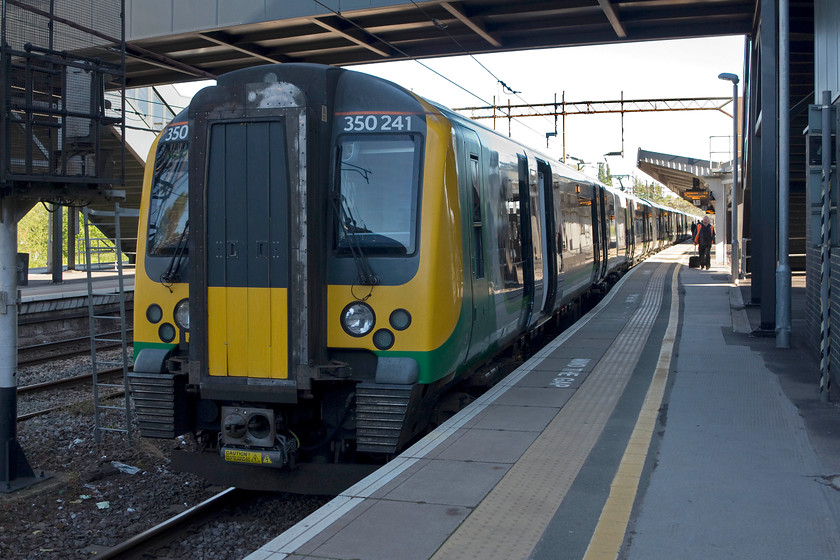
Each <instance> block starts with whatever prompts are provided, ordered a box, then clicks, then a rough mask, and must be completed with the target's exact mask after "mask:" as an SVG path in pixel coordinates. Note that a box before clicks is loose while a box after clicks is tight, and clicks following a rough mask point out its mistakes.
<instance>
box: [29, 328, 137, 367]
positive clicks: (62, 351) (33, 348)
mask: <svg viewBox="0 0 840 560" xmlns="http://www.w3.org/2000/svg"><path fill="white" fill-rule="evenodd" d="M132 332H133V331H132V329H126V335H127V343H129V344H130V343H131V340H132V337H131V335H132ZM98 336H100V337H103V338H113V337H116V338H119V337H120V336H121V332H120V331H114V332H109V333H101V334H99V335H98ZM119 346H120V345H119V344H118V343H101V344H98V345H97V347H96V349H97V351H100V350H108V349H111V348H119ZM85 354H90V336H80V337H75V338H65V339H61V340H55V341H50V342H44V343H41V344H32V345H28V346H21V347H19V348H18V367H25V366H34V365H38V364H44V363H48V362H52V361H55V360H60V359H63V358H72V357H74V356H83V355H85Z"/></svg>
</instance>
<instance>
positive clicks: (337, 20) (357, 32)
mask: <svg viewBox="0 0 840 560" xmlns="http://www.w3.org/2000/svg"><path fill="white" fill-rule="evenodd" d="M310 21H312V23H314V24H316V25H318V26H320V27H323V28H324V29H326V30H327V31H332V32H333V33H338V34H339V35H341V36H342V37H344V38H345V39H347V40H348V41H350V42H351V43H355V44H356V45H359V46H360V47H363V48H365V49H367V50H369V51H370V52H372V53H375V54H378V55H379V56H381V57H382V58H391V56H392V54H391V52H390V50H391V49H390V48H389V47H388V46H386V45H384V44H382V42H381V41H380V40H379V39H378V38H376V37H373V36H371V35H370V34H369V33H368V32H366V31H364V30H363V29H362V28H361V27H360V26H354V25H351V24H350V23H348V22H349V20H347V19H346V18H344V17H339V16H327V17H322V18H312V19H311V20H310ZM373 43H379V44H382V46H383V47H384V48H380V47H376V46H374V45H373ZM386 49H387V50H386Z"/></svg>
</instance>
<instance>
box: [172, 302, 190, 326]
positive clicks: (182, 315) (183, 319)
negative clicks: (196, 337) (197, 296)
mask: <svg viewBox="0 0 840 560" xmlns="http://www.w3.org/2000/svg"><path fill="white" fill-rule="evenodd" d="M173 316H174V317H175V324H176V325H178V327H179V328H180V329H181V330H184V331H188V330H190V300H188V299H182V300H181V301H179V302H178V303H176V304H175V313H173Z"/></svg>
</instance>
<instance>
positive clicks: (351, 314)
mask: <svg viewBox="0 0 840 560" xmlns="http://www.w3.org/2000/svg"><path fill="white" fill-rule="evenodd" d="M375 324H376V316H375V315H374V313H373V309H371V307H370V306H369V305H368V304H366V303H364V302H361V301H354V302H353V303H351V304H349V305H347V307H345V308H344V310H343V311H342V312H341V327H342V328H343V329H344V331H345V332H346V333H347V334H349V335H350V336H365V335H366V334H368V333H369V332H370V331H372V330H373V325H375Z"/></svg>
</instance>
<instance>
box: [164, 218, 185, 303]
mask: <svg viewBox="0 0 840 560" xmlns="http://www.w3.org/2000/svg"><path fill="white" fill-rule="evenodd" d="M189 233H190V221H189V220H187V222H186V223H185V224H184V229H183V230H181V237H179V238H178V244H177V245H176V246H175V252H174V253H173V254H172V258H171V259H169V266H168V267H167V269H166V272H164V273H163V274H161V275H160V283H161V284H163V285H164V286H166V287H167V288H169V289H170V291H172V288H171V286H172V284H174V283H175V282H177V281H178V271H179V270H180V269H181V261H182V260H183V258H184V251H185V250H186V249H187V243H188V242H189V239H190V236H189Z"/></svg>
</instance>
